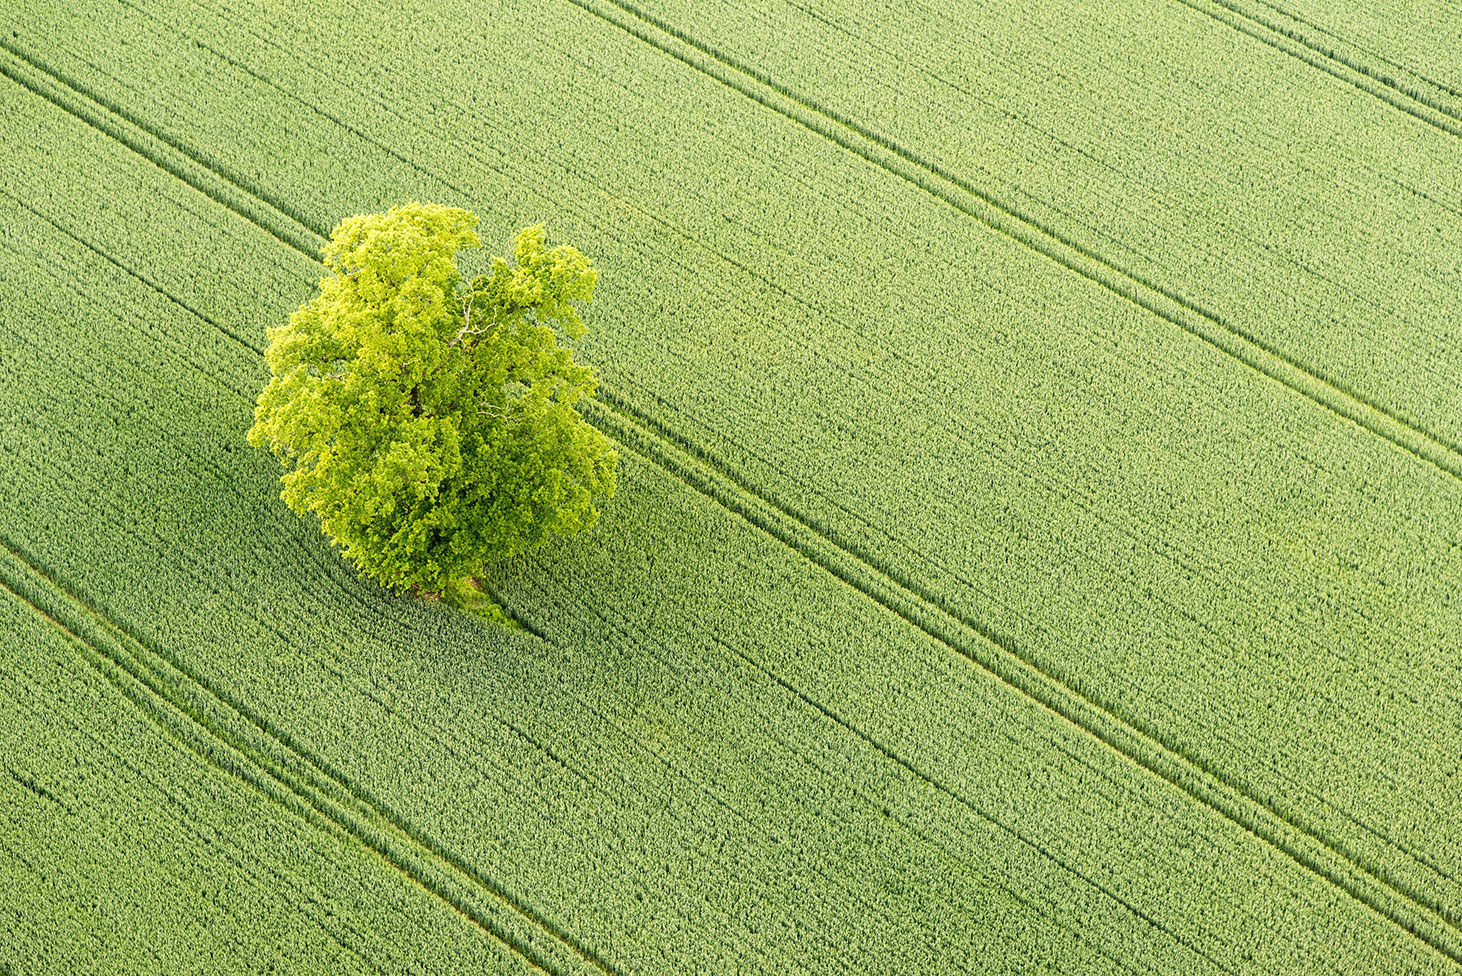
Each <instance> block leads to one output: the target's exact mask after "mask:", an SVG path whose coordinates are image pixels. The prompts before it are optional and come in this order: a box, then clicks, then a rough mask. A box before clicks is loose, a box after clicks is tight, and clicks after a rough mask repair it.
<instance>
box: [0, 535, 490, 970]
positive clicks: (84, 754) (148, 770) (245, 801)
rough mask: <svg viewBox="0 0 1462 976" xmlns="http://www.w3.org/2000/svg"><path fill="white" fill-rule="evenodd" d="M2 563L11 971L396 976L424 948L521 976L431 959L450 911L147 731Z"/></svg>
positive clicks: (3, 913)
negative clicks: (385, 971)
mask: <svg viewBox="0 0 1462 976" xmlns="http://www.w3.org/2000/svg"><path fill="white" fill-rule="evenodd" d="M4 558H5V560H6V571H5V577H6V578H5V580H4V581H3V584H0V628H3V630H4V633H5V634H6V658H5V661H6V667H5V670H4V673H3V674H0V701H3V703H4V708H3V710H0V714H3V719H0V742H3V743H4V746H5V748H4V760H3V768H0V795H3V796H4V798H5V806H6V810H7V817H6V818H5V820H4V822H3V823H0V876H3V877H4V878H5V879H6V880H5V884H4V885H0V890H3V892H4V894H3V895H0V917H4V918H5V919H6V938H5V940H4V941H3V943H0V964H3V966H4V967H6V968H8V969H9V970H11V971H14V972H140V971H149V970H151V971H156V970H158V969H164V970H166V971H169V972H201V971H210V970H213V971H217V970H224V969H238V968H247V967H251V966H260V965H265V966H267V965H271V964H272V965H276V966H279V967H282V968H286V969H292V970H300V969H308V970H309V971H324V970H334V971H340V972H346V971H351V972H359V971H381V969H382V968H383V967H386V968H390V966H391V962H392V960H397V961H399V960H401V959H402V957H403V955H404V954H403V953H402V952H401V947H402V946H405V945H414V946H416V947H417V948H416V950H415V953H414V955H415V956H416V958H417V959H418V960H420V961H427V960H430V962H431V964H432V965H434V966H438V967H440V968H439V969H438V970H437V971H443V972H456V971H462V972H484V971H499V972H506V971H508V968H507V967H506V966H505V962H506V955H507V954H506V952H505V951H504V950H502V949H501V947H500V946H495V945H494V944H491V943H487V942H482V943H478V944H476V945H474V944H471V943H469V942H467V941H466V940H460V943H459V945H457V946H455V947H454V949H455V953H454V955H452V956H449V955H446V954H444V953H440V952H439V953H437V954H436V955H435V958H433V949H434V948H438V949H439V948H441V944H440V943H433V941H431V940H430V939H427V938H424V937H423V936H424V934H425V933H439V932H441V931H442V930H443V928H444V927H445V928H447V929H448V930H450V929H451V927H452V923H451V919H450V918H444V917H443V915H444V914H446V915H450V913H449V912H447V911H446V910H445V909H444V907H443V906H441V905H439V904H438V903H435V902H433V901H431V900H430V899H428V898H424V897H420V896H418V895H414V894H413V893H412V892H411V891H409V890H403V888H404V887H405V886H403V885H401V884H399V882H396V881H394V880H393V879H391V878H390V877H388V876H384V875H383V874H382V873H381V872H380V871H379V870H377V867H378V865H377V864H376V863H375V862H372V861H371V860H370V859H369V858H367V857H365V856H364V855H363V854H358V853H356V852H352V851H350V850H347V849H342V847H341V846H340V844H339V843H338V842H337V841H336V839H335V838H334V837H332V836H329V835H327V834H324V833H321V832H319V831H317V830H315V829H313V828H312V827H310V826H308V825H306V824H305V823H304V822H302V821H300V820H298V819H296V818H295V817H293V816H292V815H290V814H288V813H286V812H285V811H284V810H282V809H281V808H280V807H278V806H277V805H276V804H275V803H273V802H272V801H270V800H269V799H268V798H267V797H266V796H265V795H263V794H261V793H259V792H256V791H254V790H252V789H250V788H248V786H246V785H245V784H244V783H243V782H242V781H240V780H238V779H236V778H235V777H234V776H232V775H230V774H229V773H228V772H225V771H223V770H222V769H220V768H218V767H217V766H216V765H212V764H210V763H209V762H208V761H205V759H204V758H203V757H202V756H200V755H199V754H198V753H196V752H194V751H190V750H189V749H188V748H185V747H184V746H183V745H182V744H181V743H180V742H179V741H178V739H177V738H176V737H175V736H174V735H173V734H172V733H171V732H170V731H169V730H168V728H167V727H166V726H165V725H163V724H159V723H157V722H156V721H149V719H153V718H154V716H152V715H150V714H149V713H148V712H147V711H145V710H139V709H137V708H136V707H135V706H134V704H133V703H132V702H130V701H128V700H127V698H126V697H124V692H121V691H119V690H118V686H116V685H114V684H112V683H110V682H109V681H108V680H106V678H105V677H104V676H103V671H104V669H105V668H106V667H107V664H106V663H105V657H104V655H102V654H100V653H99V652H98V651H97V650H96V648H95V647H94V646H93V645H91V644H89V643H88V642H87V641H86V640H85V639H83V638H81V637H79V636H78V635H76V634H74V633H70V632H68V631H66V630H64V629H62V628H61V627H60V626H59V625H58V624H57V623H56V622H55V621H54V620H53V619H51V618H49V617H47V616H45V615H43V614H42V613H39V612H37V610H36V608H35V607H34V606H33V605H31V604H30V603H29V600H28V599H27V598H26V597H23V596H21V595H19V594H18V593H17V589H19V590H24V589H25V586H24V583H23V582H18V581H17V580H16V579H15V578H14V576H13V575H12V573H11V570H12V569H13V568H14V567H13V564H12V557H11V556H10V555H9V553H6V554H4ZM12 584H14V585H15V586H16V589H12ZM220 932H231V933H239V934H242V933H252V935H248V936H244V937H241V938H236V939H232V940H230V939H220V938H218V933H220ZM464 963H465V964H466V965H463V964H464ZM458 966H461V967H462V968H460V969H458V968H455V967H458Z"/></svg>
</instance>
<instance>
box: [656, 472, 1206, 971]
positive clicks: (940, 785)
mask: <svg viewBox="0 0 1462 976" xmlns="http://www.w3.org/2000/svg"><path fill="white" fill-rule="evenodd" d="M646 457H648V459H649V460H651V461H652V462H654V463H656V464H661V462H659V461H658V460H657V459H655V458H653V457H649V456H648V455H646ZM661 466H662V467H663V464H662V465H661ZM741 517H743V518H744V516H741ZM839 578H840V579H841V577H839ZM844 582H846V581H844ZM879 602H880V603H881V602H882V601H879ZM885 606H886V604H885ZM895 612H897V611H895ZM905 619H906V620H907V618H905ZM916 626H917V625H916ZM919 629H920V630H921V631H922V630H923V628H922V627H920V628H919ZM924 633H925V634H928V631H924ZM930 636H932V635H930ZM935 639H936V640H938V638H935ZM716 643H717V644H718V645H720V646H721V647H722V648H724V649H725V650H727V651H728V652H730V653H731V654H732V655H734V656H735V657H736V658H738V659H740V660H741V661H744V662H745V663H747V664H748V665H750V666H751V667H753V668H755V669H756V670H757V671H759V672H761V673H762V674H763V675H765V676H766V677H767V678H768V679H770V680H771V681H772V682H774V683H775V684H776V685H777V686H778V687H780V688H782V689H783V690H784V691H786V692H788V693H789V694H790V695H792V697H793V698H795V699H797V700H798V701H800V702H801V703H802V704H803V705H804V706H806V707H807V708H809V709H810V710H812V711H813V712H816V713H817V714H819V715H821V716H822V717H823V718H825V719H826V720H827V721H829V722H831V723H832V724H833V725H835V726H837V727H838V728H840V729H842V730H843V731H844V732H846V733H847V734H849V735H851V736H853V737H854V738H856V739H859V740H860V741H862V742H863V743H865V744H866V745H867V746H868V747H869V748H871V749H872V750H873V751H874V752H876V753H878V754H879V755H881V756H883V758H884V759H885V760H887V761H888V762H891V763H893V764H894V765H895V766H898V767H900V768H901V769H903V770H904V771H905V772H907V773H908V774H909V775H911V776H913V777H914V778H915V779H916V780H918V781H919V782H921V783H923V784H924V785H925V786H927V787H929V788H930V789H932V790H934V791H935V792H937V793H942V794H944V795H945V796H947V797H949V798H950V799H951V800H953V801H954V802H955V803H957V804H958V805H960V806H962V807H964V808H965V809H966V810H968V811H970V812H971V813H972V814H974V815H975V816H976V817H977V818H979V819H980V820H982V821H984V822H985V823H988V824H990V825H991V826H992V827H994V828H995V829H996V830H998V831H1000V832H1001V833H1003V834H1006V835H1008V836H1010V837H1013V838H1014V839H1015V840H1016V842H1017V843H1019V844H1021V845H1022V846H1024V847H1026V848H1028V849H1029V850H1031V851H1033V852H1034V853H1036V854H1037V855H1039V856H1040V857H1043V858H1045V859H1046V860H1048V861H1050V862H1051V863H1052V864H1055V865H1057V866H1058V867H1060V868H1061V870H1063V871H1066V872H1068V873H1070V874H1071V875H1072V876H1073V877H1076V878H1079V879H1080V880H1081V881H1082V883H1084V884H1086V885H1089V886H1090V887H1091V888H1092V889H1093V890H1095V891H1099V892H1101V894H1102V895H1103V896H1104V897H1106V898H1109V899H1110V900H1112V901H1114V902H1116V903H1117V904H1119V905H1121V906H1122V907H1123V908H1124V909H1126V910H1127V911H1128V912H1131V913H1132V915H1133V917H1135V918H1140V919H1142V921H1144V922H1146V923H1147V924H1148V925H1150V926H1151V927H1152V928H1154V929H1156V930H1157V931H1159V932H1162V933H1163V934H1164V935H1167V936H1168V937H1170V938H1171V939H1172V940H1173V941H1174V942H1177V943H1178V944H1179V945H1181V946H1183V947H1184V948H1185V949H1187V950H1189V951H1190V952H1192V953H1193V954H1194V955H1196V956H1201V957H1202V958H1204V959H1206V960H1208V961H1209V962H1210V963H1212V964H1213V965H1214V967H1216V968H1217V969H1220V970H1222V971H1224V972H1227V973H1233V972H1234V970H1233V969H1232V968H1230V967H1228V966H1225V965H1224V964H1223V963H1221V962H1219V961H1218V960H1217V959H1215V958H1213V957H1212V956H1210V955H1209V954H1208V953H1207V952H1204V951H1203V950H1202V949H1201V948H1199V947H1198V946H1197V945H1195V944H1194V943H1193V942H1192V941H1191V940H1189V939H1188V938H1186V937H1185V936H1183V935H1180V934H1179V933H1177V932H1174V931H1173V930H1172V929H1170V928H1169V927H1168V926H1166V925H1164V924H1163V923H1162V922H1160V921H1158V920H1157V919H1155V918H1153V917H1152V916H1151V915H1149V914H1148V913H1147V912H1145V911H1143V910H1142V909H1141V908H1140V907H1138V906H1137V905H1134V904H1133V903H1132V902H1130V901H1128V900H1127V899H1126V898H1123V897H1122V896H1121V895H1120V894H1118V893H1117V892H1116V891H1113V890H1112V889H1111V888H1110V887H1108V886H1107V885H1105V884H1103V883H1102V882H1100V881H1098V880H1096V879H1095V878H1093V877H1091V876H1089V875H1088V874H1086V873H1085V872H1083V871H1081V870H1079V869H1077V868H1076V867H1073V866H1072V865H1070V864H1068V863H1066V861H1065V860H1063V859H1062V858H1061V857H1060V856H1058V855H1057V854H1055V853H1054V852H1052V851H1049V850H1047V849H1046V848H1045V847H1044V846H1043V845H1042V844H1041V843H1040V842H1038V841H1035V840H1032V839H1031V838H1029V837H1027V836H1025V835H1024V834H1022V833H1021V832H1020V831H1019V830H1017V829H1016V828H1015V827H1013V826H1011V825H1010V824H1008V823H1006V822H1005V821H1004V820H1002V819H1000V818H999V817H996V816H994V815H992V814H990V813H989V812H987V811H986V810H984V809H983V808H981V807H980V806H978V805H977V804H975V803H974V801H972V800H971V799H970V798H969V797H967V796H965V795H964V793H962V792H960V791H959V790H956V789H955V788H953V787H951V786H949V785H948V784H946V783H945V782H943V781H942V780H940V779H939V778H938V777H936V776H935V775H933V774H932V773H929V772H926V771H925V770H923V769H921V768H919V766H917V765H916V764H915V763H914V762H912V761H911V760H909V759H907V758H905V757H904V756H903V755H902V754H901V753H900V752H898V750H896V749H894V748H893V747H891V746H889V745H888V744H887V743H885V742H883V741H882V740H880V739H879V738H878V737H877V736H875V735H873V734H871V733H869V732H866V731H864V730H863V729H861V728H859V727H858V726H856V725H854V724H853V723H852V722H850V721H849V720H847V719H846V718H844V717H843V716H841V715H839V714H838V713H837V712H836V711H835V710H833V709H832V708H829V707H828V706H827V705H824V704H823V703H822V702H820V701H818V700H817V699H815V698H813V697H812V696H810V695H808V694H807V693H806V692H804V691H803V690H802V689H800V688H798V687H797V686H796V685H794V684H792V683H791V682H790V681H788V680H787V679H785V678H783V677H782V676H781V675H779V674H777V673H776V672H775V671H773V670H772V669H771V668H770V667H768V666H767V665H765V664H763V663H762V662H761V661H758V660H757V659H756V658H754V657H752V656H751V655H749V654H747V653H746V652H745V651H743V650H742V649H741V648H739V647H734V646H732V645H731V644H728V643H726V642H725V641H722V640H720V639H716ZM941 643H943V642H942V641H941ZM911 829H912V828H911ZM920 836H921V837H922V836H923V835H922V834H920ZM925 839H926V840H929V842H930V843H937V842H936V841H933V840H932V839H930V838H925ZM941 849H943V848H942V845H941ZM949 853H950V856H951V857H955V855H954V854H953V853H952V852H949ZM1001 890H1003V891H1006V892H1007V893H1009V894H1010V895H1011V896H1012V897H1014V898H1016V899H1017V900H1019V901H1020V902H1021V903H1022V904H1026V905H1027V907H1029V908H1031V909H1032V911H1037V910H1038V909H1036V908H1035V907H1034V906H1031V905H1029V904H1027V903H1026V901H1025V899H1023V898H1021V897H1020V896H1019V895H1017V894H1016V893H1015V892H1014V891H1011V890H1010V889H1008V888H1005V887H1004V886H1003V885H1002V886H1001ZM1058 924H1059V920H1058ZM1076 937H1077V938H1080V936H1079V934H1077V936H1076ZM1082 941H1086V940H1082ZM1087 944H1088V945H1091V946H1092V948H1093V949H1095V950H1096V951H1097V953H1098V954H1100V955H1101V956H1103V957H1104V958H1106V959H1108V960H1110V961H1111V962H1112V963H1114V964H1115V965H1118V966H1120V967H1122V968H1123V969H1126V970H1128V971H1129V972H1130V971H1132V970H1131V967H1130V966H1129V965H1127V964H1126V963H1125V962H1123V961H1122V960H1119V959H1117V958H1115V957H1113V956H1111V955H1109V954H1108V953H1107V951H1106V950H1105V948H1103V947H1102V946H1099V945H1097V944H1096V943H1093V942H1087Z"/></svg>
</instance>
